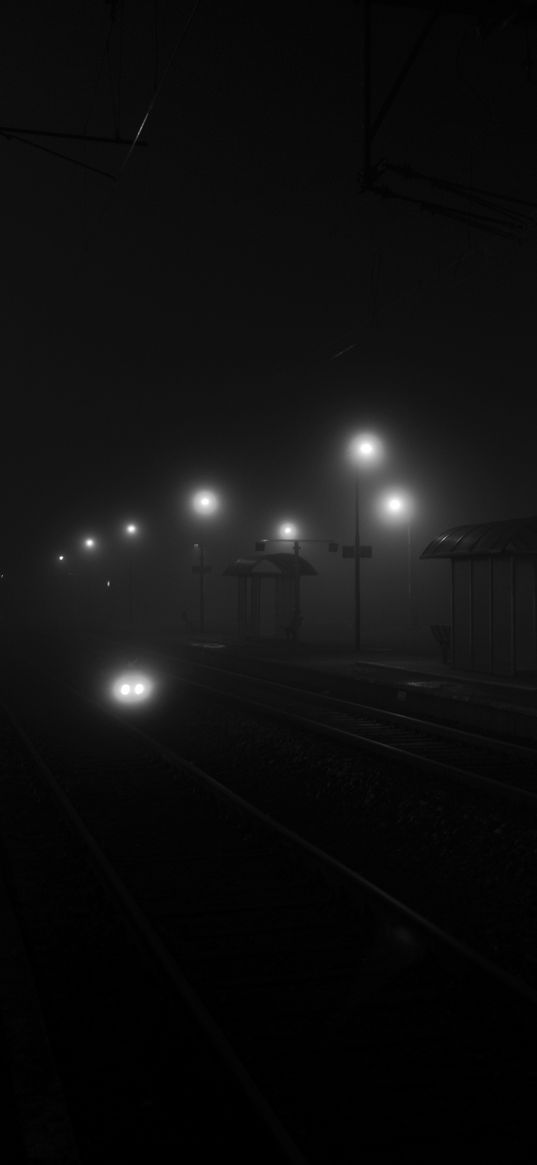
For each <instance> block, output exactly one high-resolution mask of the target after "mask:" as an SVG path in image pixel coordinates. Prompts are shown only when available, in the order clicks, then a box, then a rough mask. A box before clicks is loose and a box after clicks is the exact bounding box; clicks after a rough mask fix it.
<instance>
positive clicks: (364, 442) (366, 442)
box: [348, 433, 382, 465]
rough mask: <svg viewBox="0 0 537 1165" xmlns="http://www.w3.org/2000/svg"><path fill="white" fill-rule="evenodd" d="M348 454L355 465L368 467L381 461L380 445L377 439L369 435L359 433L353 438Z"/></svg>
mask: <svg viewBox="0 0 537 1165" xmlns="http://www.w3.org/2000/svg"><path fill="white" fill-rule="evenodd" d="M348 452H349V456H350V458H351V460H352V461H354V462H355V464H360V465H368V464H372V463H374V462H377V461H379V460H380V459H381V457H382V445H381V443H380V441H379V439H378V437H375V436H373V435H372V434H369V433H360V434H358V435H357V436H356V437H353V439H352V441H351V442H350V445H349V450H348Z"/></svg>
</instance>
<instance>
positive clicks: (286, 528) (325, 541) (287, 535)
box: [255, 522, 338, 640]
mask: <svg viewBox="0 0 537 1165" xmlns="http://www.w3.org/2000/svg"><path fill="white" fill-rule="evenodd" d="M279 533H280V535H281V537H280V538H261V539H258V540H257V541H256V543H255V549H256V551H260V550H261V551H264V550H266V547H267V544H268V543H269V542H291V543H292V545H293V555H294V572H293V604H294V605H293V613H292V620H291V624H290V629H291V630H292V633H293V638H294V639H295V640H296V639H298V631H299V627H300V624H301V622H302V618H301V614H300V557H299V555H300V549H301V545H300V542H299V541H298V538H297V537H296V534H297V528H296V526H295V525H294V523H293V522H282V524H281V526H280V528H279ZM301 541H302V542H308V543H313V542H315V543H317V544H320V545H323V546H328V550H329V551H330V552H331V553H334V554H335V553H336V551H337V549H338V543H337V542H334V541H333V540H332V539H331V538H303V539H302V540H301Z"/></svg>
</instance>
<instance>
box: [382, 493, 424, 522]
mask: <svg viewBox="0 0 537 1165" xmlns="http://www.w3.org/2000/svg"><path fill="white" fill-rule="evenodd" d="M377 511H378V516H379V518H382V517H384V519H386V517H387V516H388V515H389V516H391V517H393V518H399V519H401V520H403V521H405V522H410V521H411V520H412V518H414V516H415V511H416V504H415V499H414V498H413V496H412V495H411V494H409V493H406V491H405V490H400V491H398V492H397V493H392V494H384V495H383V496H381V497H380V498H379V499H378V502H377Z"/></svg>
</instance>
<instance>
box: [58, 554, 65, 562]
mask: <svg viewBox="0 0 537 1165" xmlns="http://www.w3.org/2000/svg"><path fill="white" fill-rule="evenodd" d="M64 558H65V555H64V554H58V562H63V560H64Z"/></svg>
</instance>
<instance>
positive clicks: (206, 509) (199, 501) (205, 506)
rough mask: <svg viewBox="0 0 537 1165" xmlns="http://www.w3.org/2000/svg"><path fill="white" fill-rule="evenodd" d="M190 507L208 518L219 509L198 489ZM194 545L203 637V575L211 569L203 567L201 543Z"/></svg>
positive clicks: (214, 500)
mask: <svg viewBox="0 0 537 1165" xmlns="http://www.w3.org/2000/svg"><path fill="white" fill-rule="evenodd" d="M191 505H192V509H193V510H194V511H195V513H196V514H198V515H201V516H202V517H207V518H209V517H212V515H213V514H215V513H216V511H217V510H219V509H220V499H219V498H218V496H217V494H215V493H213V491H212V490H210V489H199V490H197V491H196V493H195V494H193V495H192V498H191ZM194 545H195V548H197V550H198V556H199V562H198V565H197V566H195V567H193V570H194V571H195V572H196V574H199V605H200V634H202V635H203V633H204V631H205V575H206V574H207V572H208V571H209V570H210V569H211V568H210V566H206V565H205V547H204V545H203V542H201V541H200V542H196V543H195V544H194Z"/></svg>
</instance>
